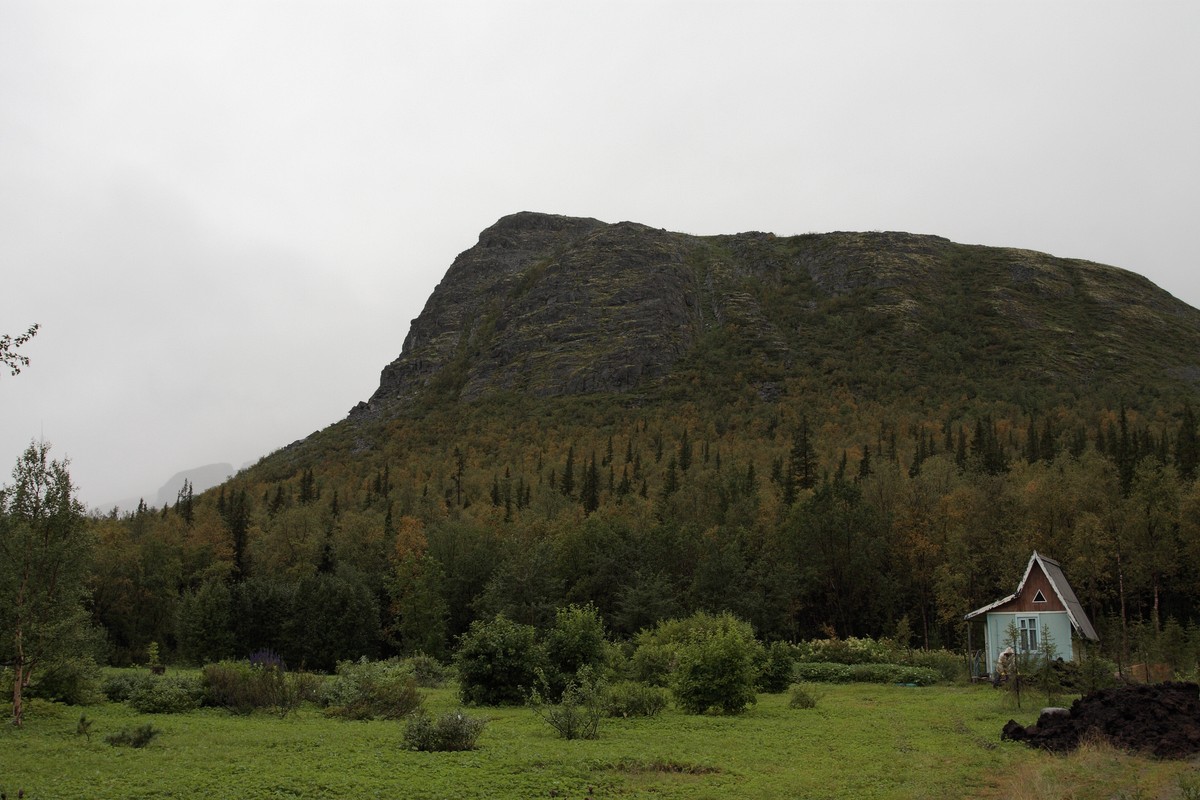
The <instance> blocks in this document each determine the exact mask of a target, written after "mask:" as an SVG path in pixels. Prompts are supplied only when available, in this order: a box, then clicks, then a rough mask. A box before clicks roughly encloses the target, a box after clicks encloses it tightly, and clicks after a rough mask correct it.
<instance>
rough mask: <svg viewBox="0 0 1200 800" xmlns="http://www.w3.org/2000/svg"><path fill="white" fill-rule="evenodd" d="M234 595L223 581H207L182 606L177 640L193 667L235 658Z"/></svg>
mask: <svg viewBox="0 0 1200 800" xmlns="http://www.w3.org/2000/svg"><path fill="white" fill-rule="evenodd" d="M232 628H233V595H232V593H231V592H230V590H229V585H228V584H227V583H226V582H225V580H224V579H223V578H220V577H213V578H210V579H208V580H206V581H205V582H204V583H202V584H201V585H200V586H199V587H198V588H196V589H195V590H194V591H190V592H187V593H186V594H184V596H183V598H182V599H181V600H180V602H179V611H178V621H177V624H176V637H177V639H178V641H179V655H180V656H181V657H182V658H183V659H184V660H185V661H187V662H189V663H191V664H204V663H208V662H213V661H221V660H223V659H226V658H229V657H230V656H232V655H233V650H234V636H233V630H232Z"/></svg>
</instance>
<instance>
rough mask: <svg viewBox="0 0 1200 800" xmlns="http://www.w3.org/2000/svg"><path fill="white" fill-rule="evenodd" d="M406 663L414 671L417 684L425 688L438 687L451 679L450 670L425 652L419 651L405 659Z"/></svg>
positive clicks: (413, 674)
mask: <svg viewBox="0 0 1200 800" xmlns="http://www.w3.org/2000/svg"><path fill="white" fill-rule="evenodd" d="M404 663H405V664H407V665H408V668H409V669H410V670H411V671H412V676H413V679H414V680H416V682H417V686H420V687H421V688H423V689H438V688H441V687H442V686H445V685H446V681H448V680H449V674H448V671H447V669H446V667H445V665H443V664H442V663H441V662H440V661H438V660H437V659H436V658H433V657H431V656H427V655H425V654H424V653H418V654H417V655H415V656H410V657H408V658H406V659H404Z"/></svg>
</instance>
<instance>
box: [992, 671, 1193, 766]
mask: <svg viewBox="0 0 1200 800" xmlns="http://www.w3.org/2000/svg"><path fill="white" fill-rule="evenodd" d="M1096 735H1099V736H1102V737H1104V738H1105V739H1107V740H1108V741H1110V742H1112V744H1113V745H1114V746H1116V747H1119V748H1121V749H1123V750H1133V751H1138V752H1142V753H1149V754H1151V755H1154V756H1155V757H1157V758H1186V757H1187V756H1191V755H1194V754H1196V753H1200V686H1197V685H1196V684H1194V683H1158V684H1150V685H1144V686H1119V687H1117V688H1115V689H1101V690H1099V691H1095V692H1092V693H1091V694H1088V695H1086V696H1084V697H1081V698H1080V699H1078V700H1076V701H1075V702H1074V703H1072V704H1071V708H1070V709H1069V710H1068V713H1065V714H1064V713H1061V712H1059V713H1044V714H1042V715H1041V716H1040V717H1039V718H1038V721H1037V724H1035V725H1031V726H1029V727H1028V728H1023V727H1021V726H1020V725H1018V724H1017V723H1016V722H1015V721H1014V720H1009V721H1008V724H1007V725H1005V726H1004V732H1003V733H1002V734H1001V738H1003V739H1010V740H1012V741H1017V742H1025V743H1026V744H1028V745H1029V746H1031V747H1042V748H1045V749H1046V750H1052V751H1055V752H1066V751H1069V750H1074V749H1075V748H1076V747H1078V746H1079V742H1080V740H1081V739H1083V738H1086V737H1088V736H1096Z"/></svg>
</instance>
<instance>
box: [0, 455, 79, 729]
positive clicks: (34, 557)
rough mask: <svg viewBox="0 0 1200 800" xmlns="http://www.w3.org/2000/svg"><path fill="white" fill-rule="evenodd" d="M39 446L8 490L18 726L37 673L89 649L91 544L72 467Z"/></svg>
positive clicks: (4, 498)
mask: <svg viewBox="0 0 1200 800" xmlns="http://www.w3.org/2000/svg"><path fill="white" fill-rule="evenodd" d="M49 450H50V446H49V445H48V444H46V443H44V442H42V443H31V444H30V445H29V447H28V448H26V450H25V453H24V454H23V455H22V456H21V457H20V459H18V460H17V465H16V467H14V469H13V473H12V477H13V485H12V486H6V487H4V488H3V489H0V663H2V664H4V665H5V666H6V667H9V668H11V669H12V672H13V682H12V683H13V694H12V721H13V724H14V725H16V726H20V725H21V723H22V720H23V713H24V706H23V703H22V692H23V691H24V690H25V688H26V687H27V686H28V685H29V683H30V680H31V678H32V677H33V675H34V674H35V672H36V671H37V670H39V669H42V668H44V667H47V666H50V665H52V664H54V663H55V662H57V661H60V660H62V659H64V658H69V657H70V656H72V655H75V654H77V653H78V652H79V651H80V650H81V649H82V648H83V646H84V645H83V643H84V642H85V641H86V634H87V631H88V617H87V612H86V610H85V609H84V606H83V601H84V599H85V597H86V595H87V583H86V581H87V568H88V561H89V558H90V551H91V536H90V533H89V531H88V527H87V521H86V519H85V518H84V513H83V505H82V504H81V503H80V502H79V500H77V499H76V498H75V494H74V492H75V487H73V486H72V485H71V477H70V475H69V474H68V473H67V464H66V462H65V461H51V460H49V458H48V452H49Z"/></svg>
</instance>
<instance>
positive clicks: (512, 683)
mask: <svg viewBox="0 0 1200 800" xmlns="http://www.w3.org/2000/svg"><path fill="white" fill-rule="evenodd" d="M542 660H543V659H542V652H541V649H540V648H539V647H538V646H537V634H536V631H535V630H534V628H533V626H531V625H522V624H520V623H516V622H512V621H511V620H509V619H508V618H507V617H505V616H504V615H503V614H500V615H497V616H496V617H495V618H493V619H491V620H489V621H485V620H475V621H474V622H472V623H471V627H470V628H469V629H468V630H467V632H466V633H464V634H463V635H462V638H461V639H460V643H459V647H458V652H457V653H455V654H454V664H455V666H456V667H458V680H459V691H460V693H461V695H462V701H463V702H464V703H471V704H476V705H501V704H503V703H521V702H523V701H524V700H525V698H526V696H527V695H528V693H529V692H530V691H531V690H532V689H533V688H534V687H535V686H536V685H537V683H536V682H537V671H538V669H539V668H540V667H541V665H542Z"/></svg>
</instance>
